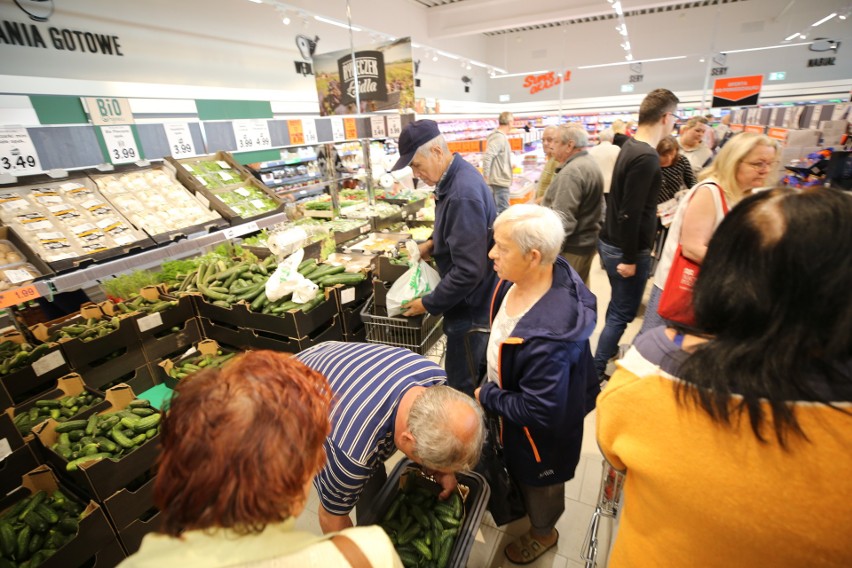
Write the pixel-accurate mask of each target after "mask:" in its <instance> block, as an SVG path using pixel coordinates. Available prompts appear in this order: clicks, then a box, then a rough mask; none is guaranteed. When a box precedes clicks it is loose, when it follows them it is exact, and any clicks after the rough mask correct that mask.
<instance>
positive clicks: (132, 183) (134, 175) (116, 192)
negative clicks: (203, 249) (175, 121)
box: [93, 166, 221, 237]
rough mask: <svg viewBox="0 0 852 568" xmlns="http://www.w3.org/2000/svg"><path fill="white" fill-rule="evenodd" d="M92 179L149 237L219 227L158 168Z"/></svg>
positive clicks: (214, 216)
mask: <svg viewBox="0 0 852 568" xmlns="http://www.w3.org/2000/svg"><path fill="white" fill-rule="evenodd" d="M93 178H94V180H95V182H96V183H97V185H98V189H100V190H101V192H102V193H103V194H104V196H105V197H106V198H107V199H109V201H110V202H111V203H112V204H113V205H114V206H115V207H116V209H118V210H119V211H120V212H121V213H122V214H124V216H125V217H127V219H128V220H129V221H130V222H131V223H133V225H134V226H136V227H137V228H139V229H142V230H143V231H145V232H146V233H148V234H149V235H150V236H151V237H154V236H156V235H163V234H167V233H173V232H176V231H180V230H181V229H185V228H187V227H195V226H197V225H205V224H208V223H217V222H219V223H218V224H221V216H220V215H219V214H218V213H217V212H215V211H212V210H210V209H209V208H208V206H207V204H206V203H204V202H202V201H201V200H199V199H198V198H197V196H195V195H193V194H192V193H191V192H190V191H189V190H187V189H186V188H185V187H184V186H182V185H181V184H180V183H178V181H177V179H175V177H174V175H173V174H172V173H171V172H170V171H167V170H166V169H165V168H163V167H162V166H157V167H152V168H145V169H141V170H137V171H129V172H124V173H116V174H109V175H99V176H93Z"/></svg>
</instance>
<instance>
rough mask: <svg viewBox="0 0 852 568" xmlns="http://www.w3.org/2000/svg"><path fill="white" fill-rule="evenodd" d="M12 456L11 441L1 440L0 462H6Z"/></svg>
mask: <svg viewBox="0 0 852 568" xmlns="http://www.w3.org/2000/svg"><path fill="white" fill-rule="evenodd" d="M11 454H12V446H10V445H9V440H7V439H6V438H3V439H2V440H0V462H2V461H3V460H5V459H6V458H7V457H8V456H9V455H11Z"/></svg>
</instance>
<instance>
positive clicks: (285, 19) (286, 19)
mask: <svg viewBox="0 0 852 568" xmlns="http://www.w3.org/2000/svg"><path fill="white" fill-rule="evenodd" d="M281 23H282V24H284V25H285V26H289V25H290V16H284V17H283V18H281Z"/></svg>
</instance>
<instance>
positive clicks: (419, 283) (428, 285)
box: [387, 240, 441, 316]
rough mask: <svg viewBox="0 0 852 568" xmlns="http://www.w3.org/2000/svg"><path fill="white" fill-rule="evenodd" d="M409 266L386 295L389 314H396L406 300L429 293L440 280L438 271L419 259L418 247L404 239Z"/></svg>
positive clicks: (399, 311) (399, 312) (401, 309)
mask: <svg viewBox="0 0 852 568" xmlns="http://www.w3.org/2000/svg"><path fill="white" fill-rule="evenodd" d="M405 248H406V249H407V250H408V257H409V258H410V259H411V260H410V261H409V266H410V268H409V269H408V270H407V271H406V272H405V274H403V275H402V276H400V277H399V280H397V281H396V282H394V283H393V286H391V288H390V290H388V295H387V306H388V315H389V316H398V315H399V314H401V313H402V311H403V305H404V304H405V303H406V302H409V301H411V300H414V299H415V298H420V297H422V296H425V295H426V294H428V293H430V292H431V291H432V290H434V289H435V286H437V285H438V282H440V281H441V276H440V275H439V274H438V272H437V271H436V270H435V269H434V268H432V267H431V266H429V264H428V263H427V262H426V261H424V260H420V249H418V248H417V243H415V242H414V241H411V240H409V241H406V243H405Z"/></svg>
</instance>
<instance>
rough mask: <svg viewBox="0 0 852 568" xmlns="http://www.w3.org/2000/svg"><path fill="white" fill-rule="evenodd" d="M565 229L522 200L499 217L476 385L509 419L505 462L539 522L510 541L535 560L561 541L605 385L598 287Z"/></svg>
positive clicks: (510, 554) (515, 557)
mask: <svg viewBox="0 0 852 568" xmlns="http://www.w3.org/2000/svg"><path fill="white" fill-rule="evenodd" d="M564 235H565V230H564V229H563V226H562V220H561V219H560V218H559V215H558V214H557V213H556V212H554V211H553V210H551V209H548V208H546V207H542V206H540V205H531V204H522V205H514V206H512V207H510V208H509V209H507V210H506V211H504V212H503V213H501V214H500V215H499V216H498V217H497V220H496V221H495V222H494V247H493V248H492V249H491V252H490V253H489V256H490V257H491V259H492V260H494V270H495V271H496V272H497V275H498V276H499V277H500V282H499V283H498V285H497V287H496V289H495V292H494V298H493V300H492V303H491V336H490V338H489V342H488V349H487V380H486V381H485V382H484V383H483V385H482V386H481V387H480V388H478V389H477V390H476V392H475V395H476V398H477V400H479V401H480V403H481V404H482V406H483V407H484V408H485V409H486V411H488V412H490V413H492V414H493V415H497V416H499V417H500V418H501V422H502V442H503V447H504V450H505V453H504V455H505V458H506V465H507V467H508V469H509V472H510V473H511V475H512V476H513V477H514V478H515V480H516V481H517V482H518V485H519V486H520V488H521V491H522V492H523V494H524V502H525V504H526V508H527V514H528V516H529V519H530V525H531V529H530V531H529V532H528V533H526V534H524V535H522V536H521V537H520V538H519V539H517V540H516V541H514V542H512V543H510V544H509V545H508V546H507V547H506V549H505V554H506V557H507V558H508V559H509V560H510V561H512V562H514V563H516V564H528V563H530V562H532V561H534V560H535V559H536V558H538V557H539V556H541V555H542V554H544V552H546V551H547V550H548V549H550V548H552V547H554V546H556V543H557V540H558V539H559V533H558V532H557V531H556V528H555V527H556V522H557V521H558V520H559V517H560V516H561V515H562V513H563V511H564V510H565V495H564V493H565V482H566V481H568V480H569V479H571V478H573V477H574V470H575V468H576V467H577V463H578V461H579V459H580V446H581V442H582V439H583V418H584V417H585V415H586V413H587V412H588V411H589V410H591V409H592V407H593V406H594V397H595V396H596V395H597V393H598V392H599V387H598V382H597V376H596V375H595V370H594V362H593V359H592V353H591V349H590V347H589V337H590V336H591V335H592V331H593V330H594V328H595V322H596V319H597V314H596V300H595V296H594V295H593V294H592V293H591V292H590V291H589V290H588V288H586V286H585V285H584V284H583V281H582V280H581V279H580V277H579V276H578V275H577V272H576V271H575V270H574V269H573V268H571V266H570V265H569V264H568V262H567V261H566V260H565V259H564V258H562V257H560V256H559V252H560V249H561V247H562V240H563V238H564Z"/></svg>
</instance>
